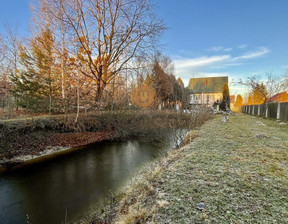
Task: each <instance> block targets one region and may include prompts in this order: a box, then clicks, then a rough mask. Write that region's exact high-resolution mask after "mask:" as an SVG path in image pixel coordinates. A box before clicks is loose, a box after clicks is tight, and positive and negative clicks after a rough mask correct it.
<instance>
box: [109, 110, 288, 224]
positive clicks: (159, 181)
mask: <svg viewBox="0 0 288 224" xmlns="http://www.w3.org/2000/svg"><path fill="white" fill-rule="evenodd" d="M198 134H199V137H197V138H196V139H195V140H194V141H193V142H192V143H190V144H188V145H186V146H185V147H183V148H182V149H180V150H178V151H177V150H174V151H173V152H171V153H170V155H168V156H167V157H165V158H163V159H162V160H161V161H158V162H157V164H154V167H157V172H154V173H153V169H155V168H153V166H152V168H151V167H150V168H149V169H150V171H149V172H147V173H146V174H145V175H144V176H142V178H138V180H136V181H135V182H134V184H130V186H129V188H127V189H128V190H127V189H126V192H124V195H125V196H123V198H122V200H121V202H120V206H119V207H118V211H117V212H118V213H117V215H116V219H114V222H115V223H137V222H138V223H157V224H158V223H177V224H178V223H235V224H236V223H239V224H240V223H261V224H262V223H288V124H287V125H280V124H278V123H277V122H276V121H275V120H268V119H263V118H258V117H252V116H250V115H242V114H241V115H236V116H230V117H229V121H228V122H227V123H221V116H215V117H214V119H212V120H210V121H208V122H207V123H206V124H204V125H203V126H202V128H201V129H200V131H199V133H198ZM259 134H260V137H259V136H258V137H257V135H259ZM261 136H262V137H261ZM263 136H266V137H263ZM151 169H152V170H151ZM145 189H146V190H147V189H149V190H147V192H146V193H145ZM140 193H141V194H140ZM137 195H140V196H137ZM132 199H133V200H134V202H135V203H133V204H130V205H129V204H127V201H131V200H132ZM125 202H126V204H125ZM200 202H204V203H205V210H203V211H200V210H198V209H197V208H196V205H197V203H200ZM121 204H122V207H121ZM123 204H124V205H125V206H126V207H125V214H124V213H123ZM137 209H138V210H137ZM137 211H138V213H137ZM114 214H115V211H114ZM129 215H130V217H129V218H127V216H129ZM131 217H132V218H131ZM127 220H129V221H127Z"/></svg>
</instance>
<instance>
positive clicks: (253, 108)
mask: <svg viewBox="0 0 288 224" xmlns="http://www.w3.org/2000/svg"><path fill="white" fill-rule="evenodd" d="M254 112H255V106H254V105H253V106H252V115H254Z"/></svg>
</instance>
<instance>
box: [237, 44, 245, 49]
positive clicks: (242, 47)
mask: <svg viewBox="0 0 288 224" xmlns="http://www.w3.org/2000/svg"><path fill="white" fill-rule="evenodd" d="M246 47H247V45H246V44H241V45H239V46H238V48H239V49H244V48H246Z"/></svg>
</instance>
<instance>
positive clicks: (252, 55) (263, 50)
mask: <svg viewBox="0 0 288 224" xmlns="http://www.w3.org/2000/svg"><path fill="white" fill-rule="evenodd" d="M269 52H270V50H269V49H268V48H266V47H258V48H257V50H256V51H252V52H247V53H246V54H244V55H241V56H238V57H234V58H233V61H238V60H243V59H252V58H259V57H261V56H263V55H265V54H267V53H269Z"/></svg>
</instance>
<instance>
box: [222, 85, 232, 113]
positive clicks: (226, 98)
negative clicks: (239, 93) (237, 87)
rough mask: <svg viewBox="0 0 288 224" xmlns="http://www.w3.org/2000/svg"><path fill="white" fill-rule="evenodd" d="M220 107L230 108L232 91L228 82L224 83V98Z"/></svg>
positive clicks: (223, 108)
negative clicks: (230, 91)
mask: <svg viewBox="0 0 288 224" xmlns="http://www.w3.org/2000/svg"><path fill="white" fill-rule="evenodd" d="M220 109H221V110H227V109H230V93H229V87H228V83H225V84H224V88H223V99H222V102H221V103H220Z"/></svg>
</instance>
